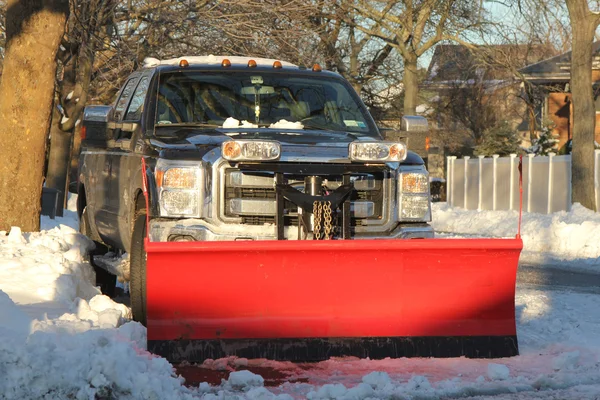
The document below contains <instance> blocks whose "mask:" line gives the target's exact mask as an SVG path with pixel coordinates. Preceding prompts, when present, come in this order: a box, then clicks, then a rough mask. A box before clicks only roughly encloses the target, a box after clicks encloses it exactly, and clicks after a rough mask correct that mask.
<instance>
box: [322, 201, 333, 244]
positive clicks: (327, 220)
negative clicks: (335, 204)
mask: <svg viewBox="0 0 600 400" xmlns="http://www.w3.org/2000/svg"><path fill="white" fill-rule="evenodd" d="M323 208H324V213H325V224H324V225H325V226H324V227H325V240H329V239H331V233H332V232H331V231H332V230H333V225H332V224H331V202H330V201H326V202H325V206H324V207H323Z"/></svg>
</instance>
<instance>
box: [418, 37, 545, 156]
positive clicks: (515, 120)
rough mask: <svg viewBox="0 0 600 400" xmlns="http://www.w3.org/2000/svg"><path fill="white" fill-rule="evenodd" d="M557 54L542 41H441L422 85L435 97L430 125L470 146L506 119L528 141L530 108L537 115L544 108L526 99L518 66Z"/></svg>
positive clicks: (479, 141)
mask: <svg viewBox="0 0 600 400" xmlns="http://www.w3.org/2000/svg"><path fill="white" fill-rule="evenodd" d="M554 54H555V51H554V50H553V49H552V48H551V47H549V46H544V45H530V44H527V45H511V44H507V45H471V46H468V47H467V46H465V45H458V44H452V45H450V44H443V45H438V46H437V47H436V48H435V51H434V54H433V56H432V59H431V62H430V64H429V68H428V70H427V75H426V78H425V80H424V82H423V83H422V85H421V90H422V92H428V93H429V97H430V98H432V99H433V100H434V101H433V102H432V103H433V104H431V107H432V109H434V110H435V111H434V115H435V117H434V119H433V121H432V125H433V126H435V127H436V128H437V129H438V130H439V131H440V132H441V134H440V137H441V138H444V137H452V139H451V143H449V144H448V145H454V146H455V147H456V146H457V141H458V142H460V141H463V142H464V143H461V145H462V146H464V147H466V148H472V147H473V146H474V145H476V144H479V143H481V140H482V138H483V135H484V131H485V130H486V129H487V128H489V127H491V126H493V125H495V124H496V123H498V122H501V120H507V121H509V122H510V123H511V124H512V125H513V126H514V127H515V128H516V129H517V130H518V131H519V132H520V133H521V137H522V139H523V140H524V141H525V142H528V141H529V138H530V133H531V125H530V124H529V115H530V112H531V111H533V113H534V114H535V115H536V116H538V118H539V116H540V115H541V108H540V107H539V105H537V108H536V109H533V110H532V109H531V107H528V105H527V103H526V102H525V101H523V93H522V87H521V81H519V80H518V79H517V78H516V75H517V71H518V70H519V69H520V68H523V67H525V66H527V65H530V64H532V63H536V62H539V61H540V60H543V59H546V58H547V57H549V56H550V55H554ZM444 132H446V133H448V134H446V133H444ZM449 133H451V134H452V135H450V134H449ZM460 134H462V137H461V136H460ZM457 135H458V137H459V138H458V140H457ZM524 145H527V143H524Z"/></svg>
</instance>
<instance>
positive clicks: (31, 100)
mask: <svg viewBox="0 0 600 400" xmlns="http://www.w3.org/2000/svg"><path fill="white" fill-rule="evenodd" d="M68 13H69V2H68V0H35V1H34V0H29V1H25V0H9V1H8V2H7V8H6V22H7V27H6V54H5V59H4V69H3V72H2V80H1V81H0V120H1V121H2V124H0V159H1V160H2V163H0V229H2V230H8V229H10V227H11V226H19V227H21V229H23V230H24V231H38V230H39V227H40V210H41V201H40V199H41V191H42V184H43V171H44V162H45V158H46V157H45V155H46V142H47V137H48V131H49V127H50V117H51V111H52V101H53V98H54V78H55V74H56V52H57V50H58V46H59V43H60V40H61V37H62V35H63V33H64V29H65V22H66V20H67V16H68Z"/></svg>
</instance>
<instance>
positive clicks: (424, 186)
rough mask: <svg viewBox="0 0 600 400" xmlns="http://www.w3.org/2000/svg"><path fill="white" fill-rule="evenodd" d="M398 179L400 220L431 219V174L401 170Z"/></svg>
mask: <svg viewBox="0 0 600 400" xmlns="http://www.w3.org/2000/svg"><path fill="white" fill-rule="evenodd" d="M399 178H400V179H399V180H398V199H399V201H398V205H399V208H400V210H399V213H398V218H399V219H400V221H424V222H425V221H431V203H430V197H429V174H427V172H401V173H400V177H399Z"/></svg>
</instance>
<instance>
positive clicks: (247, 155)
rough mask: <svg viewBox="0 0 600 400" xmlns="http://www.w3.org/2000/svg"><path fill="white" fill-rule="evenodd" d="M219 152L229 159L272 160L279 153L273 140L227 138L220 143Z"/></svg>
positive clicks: (277, 144) (279, 150)
mask: <svg viewBox="0 0 600 400" xmlns="http://www.w3.org/2000/svg"><path fill="white" fill-rule="evenodd" d="M221 154H222V155H223V158H224V159H226V160H229V161H273V160H278V159H279V156H280V155H281V145H280V144H279V142H276V141H274V140H229V141H227V142H223V143H222V144H221Z"/></svg>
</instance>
